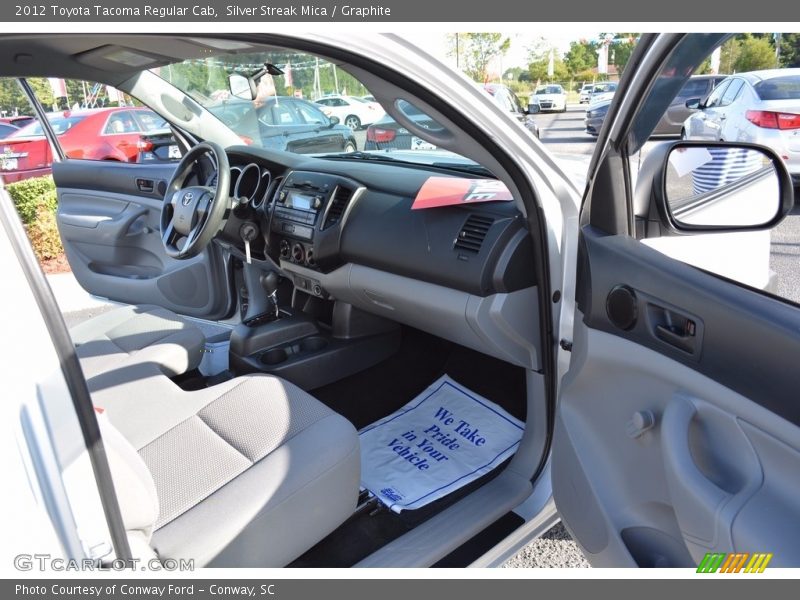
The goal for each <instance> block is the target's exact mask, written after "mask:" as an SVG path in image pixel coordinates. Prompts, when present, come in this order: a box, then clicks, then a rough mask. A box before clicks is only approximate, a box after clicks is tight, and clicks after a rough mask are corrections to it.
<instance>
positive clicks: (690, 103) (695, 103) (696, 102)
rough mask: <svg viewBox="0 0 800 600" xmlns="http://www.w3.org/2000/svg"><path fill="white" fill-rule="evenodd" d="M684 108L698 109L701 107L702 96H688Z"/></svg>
mask: <svg viewBox="0 0 800 600" xmlns="http://www.w3.org/2000/svg"><path fill="white" fill-rule="evenodd" d="M686 108H689V109H691V110H699V109H701V108H703V99H702V98H689V99H688V100H687V101H686Z"/></svg>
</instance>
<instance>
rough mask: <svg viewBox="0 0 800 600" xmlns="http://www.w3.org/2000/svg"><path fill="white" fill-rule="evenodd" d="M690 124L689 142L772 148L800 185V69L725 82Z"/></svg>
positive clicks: (693, 102) (686, 127)
mask: <svg viewBox="0 0 800 600" xmlns="http://www.w3.org/2000/svg"><path fill="white" fill-rule="evenodd" d="M686 106H687V107H689V108H699V109H700V110H698V111H697V112H695V113H694V114H692V115H691V116H690V117H689V118H688V119H686V121H684V124H683V129H682V130H681V137H683V138H684V139H688V140H711V141H720V140H722V141H730V142H750V143H754V144H762V145H764V146H767V147H769V148H772V149H773V150H774V151H775V152H777V153H778V154H779V155H780V156H781V157H783V159H784V161H785V162H786V166H787V167H788V169H789V172H790V173H791V175H792V178H793V180H794V183H795V185H797V186H800V68H796V69H770V70H765V71H753V72H751V73H738V74H736V75H731V76H730V77H728V78H727V79H725V80H724V81H722V82H721V83H720V84H719V85H717V87H716V88H715V89H714V91H713V92H712V93H711V94H710V95H709V96H708V98H707V99H706V100H705V102H702V101H701V99H700V98H693V99H689V100H687V102H686Z"/></svg>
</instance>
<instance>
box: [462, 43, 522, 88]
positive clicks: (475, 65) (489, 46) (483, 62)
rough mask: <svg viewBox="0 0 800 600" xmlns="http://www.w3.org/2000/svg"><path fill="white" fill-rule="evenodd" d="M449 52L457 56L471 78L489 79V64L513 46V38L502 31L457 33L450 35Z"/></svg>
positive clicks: (482, 80)
mask: <svg viewBox="0 0 800 600" xmlns="http://www.w3.org/2000/svg"><path fill="white" fill-rule="evenodd" d="M448 44H449V46H450V48H449V50H448V54H449V55H450V56H455V57H456V62H457V63H458V66H459V68H460V69H461V70H462V71H463V72H464V73H466V74H467V76H468V77H470V78H471V79H473V80H475V81H478V82H480V83H483V82H485V81H488V79H489V64H490V63H491V62H492V61H493V60H494V59H495V58H498V57H501V56H503V55H504V54H505V53H506V52H507V51H508V49H509V47H511V38H507V37H503V34H501V33H457V34H451V35H449V36H448Z"/></svg>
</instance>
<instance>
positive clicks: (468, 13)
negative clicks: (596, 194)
mask: <svg viewBox="0 0 800 600" xmlns="http://www.w3.org/2000/svg"><path fill="white" fill-rule="evenodd" d="M789 6H791V3H789V4H787V3H786V1H785V0H759V2H758V5H757V8H755V5H753V4H752V3H747V2H742V3H733V2H728V3H719V2H705V3H703V2H696V0H672V1H671V2H642V0H604V1H602V2H598V1H597V0H570V1H569V2H521V1H520V0H492V1H491V2H467V1H464V0H462V1H460V2H458V1H455V0H451V1H445V0H440V1H439V2H431V1H430V0H376V1H374V2H372V1H370V0H355V2H353V3H345V2H341V1H338V0H316V1H309V2H299V1H297V0H277V1H275V2H263V1H259V0H206V1H204V2H196V1H185V0H173V1H171V2H169V1H167V2H156V1H151V2H143V1H141V0H83V1H82V0H44V1H42V2H14V0H11V2H10V3H8V2H5V1H4V2H2V4H0V22H2V21H5V22H26V23H44V22H101V23H102V22H107V23H113V22H126V21H136V22H173V23H174V22H203V21H211V22H260V23H265V22H275V23H286V22H324V21H335V22H359V21H368V22H386V23H390V22H435V23H442V22H447V23H458V22H480V23H491V22H494V23H499V22H513V23H525V22H530V23H537V22H574V21H579V22H703V23H709V22H713V23H724V22H748V23H752V22H753V21H754V18H756V20H757V17H759V16H762V17H763V16H765V15H766V16H769V15H781V16H782V18H783V20H784V21H785V20H792V19H793V18H794V15H793V14H791V13H793V12H798V13H800V11H797V9H789V10H788V12H789V13H790V14H786V13H787V7H789Z"/></svg>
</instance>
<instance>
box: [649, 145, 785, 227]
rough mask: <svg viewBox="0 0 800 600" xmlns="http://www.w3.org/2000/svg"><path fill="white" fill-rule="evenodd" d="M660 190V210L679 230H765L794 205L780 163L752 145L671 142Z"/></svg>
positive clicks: (760, 148)
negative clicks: (661, 196)
mask: <svg viewBox="0 0 800 600" xmlns="http://www.w3.org/2000/svg"><path fill="white" fill-rule="evenodd" d="M660 187H661V190H662V194H663V198H662V199H661V200H662V202H661V206H662V212H663V213H664V215H665V216H666V217H667V219H668V221H669V224H670V225H671V226H672V227H673V228H674V229H675V230H677V231H683V232H690V231H692V230H694V231H698V230H699V231H713V230H726V231H747V230H757V229H767V228H770V227H772V226H773V225H775V224H777V222H778V221H780V220H781V219H782V218H783V217H784V216H785V215H786V214H787V213H788V212H789V211H790V210H791V208H792V206H793V204H794V199H793V195H794V192H793V190H792V183H791V178H790V177H789V175H788V173H787V171H786V167H785V166H784V164H783V161H781V160H780V159H779V158H778V157H777V156H776V155H775V154H774V153H773V152H772V151H771V150H770V149H768V148H764V147H761V146H755V145H750V144H724V143H719V144H716V143H705V142H702V143H692V142H679V143H676V144H672V146H671V147H670V148H669V152H668V154H667V156H666V161H665V164H664V168H663V170H662V179H661V186H660Z"/></svg>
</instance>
